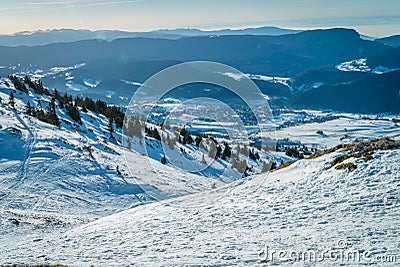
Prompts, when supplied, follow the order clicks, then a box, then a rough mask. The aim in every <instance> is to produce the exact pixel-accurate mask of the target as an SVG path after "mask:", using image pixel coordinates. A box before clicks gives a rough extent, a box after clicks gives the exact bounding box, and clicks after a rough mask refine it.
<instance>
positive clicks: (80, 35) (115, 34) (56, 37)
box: [0, 27, 300, 46]
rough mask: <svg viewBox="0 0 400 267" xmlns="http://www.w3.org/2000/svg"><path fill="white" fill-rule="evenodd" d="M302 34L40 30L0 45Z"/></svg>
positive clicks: (2, 39)
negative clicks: (121, 39) (140, 38)
mask: <svg viewBox="0 0 400 267" xmlns="http://www.w3.org/2000/svg"><path fill="white" fill-rule="evenodd" d="M298 32H300V31H296V30H288V29H282V28H278V27H260V28H247V29H239V30H231V29H225V30H214V31H202V30H199V29H176V30H167V29H166V30H156V31H149V32H127V31H114V30H100V31H89V30H73V29H60V30H44V31H42V30H40V31H34V32H19V33H15V34H12V35H0V46H37V45H47V44H52V43H67V42H76V41H83V40H94V39H96V40H104V41H112V40H115V39H120V38H138V37H142V38H160V39H170V40H176V39H179V38H182V37H194V36H212V35H219V36H222V35H269V36H278V35H285V34H293V33H298Z"/></svg>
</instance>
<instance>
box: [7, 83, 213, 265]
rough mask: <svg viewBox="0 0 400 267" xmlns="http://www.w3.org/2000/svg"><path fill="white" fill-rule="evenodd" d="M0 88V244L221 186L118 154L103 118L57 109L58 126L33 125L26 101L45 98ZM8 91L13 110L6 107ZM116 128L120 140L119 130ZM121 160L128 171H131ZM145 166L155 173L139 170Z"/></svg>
mask: <svg viewBox="0 0 400 267" xmlns="http://www.w3.org/2000/svg"><path fill="white" fill-rule="evenodd" d="M3 81H4V80H3ZM8 83H9V82H8ZM1 87H2V88H0V97H1V99H2V100H1V102H2V103H1V104H0V115H1V116H0V203H1V205H0V207H1V208H0V214H1V215H0V232H1V235H0V243H1V244H7V243H8V242H5V241H4V239H3V238H4V235H8V234H10V233H9V232H10V231H11V232H13V231H16V233H17V234H18V233H20V234H21V231H22V232H25V231H28V232H29V231H32V230H34V229H36V228H38V229H46V228H48V227H50V228H52V227H61V228H63V227H70V226H71V225H75V224H80V223H83V222H87V221H91V220H94V219H96V218H98V217H100V216H105V215H109V214H112V213H114V212H116V211H120V210H124V209H127V208H129V207H132V206H136V205H141V204H144V203H148V202H151V201H154V197H156V198H157V199H166V198H171V197H178V196H182V195H187V194H191V193H195V192H199V191H203V190H207V189H211V186H212V184H214V183H215V184H216V185H218V186H219V185H220V184H221V183H220V182H218V181H215V180H212V179H209V178H206V177H202V176H199V175H195V174H191V173H186V172H184V171H182V170H179V169H176V168H173V167H170V166H166V165H162V164H161V163H159V162H157V161H155V160H152V159H149V158H147V157H145V156H143V155H141V154H139V153H135V152H132V151H124V150H123V149H122V147H121V146H120V145H119V141H118V140H112V139H110V137H109V133H108V119H107V118H105V117H104V116H103V115H99V114H96V113H94V112H90V111H88V112H81V116H82V124H81V125H80V124H78V123H76V122H74V121H73V120H72V119H71V118H70V117H69V116H68V115H67V114H66V112H65V110H64V109H57V113H58V116H59V118H60V122H61V127H60V128H58V127H56V126H54V125H51V124H48V123H45V122H42V121H39V120H38V119H36V118H35V117H32V116H29V115H27V114H25V104H26V103H27V102H28V101H30V103H32V104H33V103H37V101H38V100H39V99H40V100H41V103H42V105H43V108H46V107H47V105H48V102H49V101H50V98H49V97H48V96H42V95H38V94H35V93H33V92H32V90H31V91H29V94H25V93H22V92H20V91H18V90H15V89H13V88H12V86H6V85H5V83H2V86H1ZM11 91H12V92H14V95H15V110H13V109H12V108H11V107H10V105H9V104H8V99H9V94H10V92H11ZM115 131H116V132H114V136H115V137H116V138H117V139H119V136H120V134H121V133H120V130H118V129H115ZM125 158H126V159H128V160H129V161H130V166H131V167H133V168H131V169H130V170H128V168H127V167H126V161H125ZM149 161H152V165H153V166H155V168H154V169H153V168H145V167H143V166H148V165H149ZM160 176H161V177H163V178H164V180H163V181H162V183H161V182H160V181H159V180H160V179H159V177H160ZM153 177H156V178H158V179H156V178H153ZM153 181H154V182H157V184H155V183H153ZM15 226H19V227H18V228H15ZM1 262H2V261H0V263H1Z"/></svg>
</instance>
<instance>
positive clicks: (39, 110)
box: [25, 97, 61, 127]
mask: <svg viewBox="0 0 400 267" xmlns="http://www.w3.org/2000/svg"><path fill="white" fill-rule="evenodd" d="M25 113H26V114H28V115H30V116H33V117H36V118H37V119H39V120H40V121H43V122H46V123H50V124H52V125H55V126H57V127H60V125H61V124H60V119H59V118H58V115H57V112H56V102H55V98H54V97H52V98H51V101H50V103H49V105H48V107H47V110H44V109H43V107H42V103H41V102H40V99H39V100H38V102H37V104H36V110H35V108H34V107H33V106H32V105H31V103H30V102H29V101H28V103H26V111H25Z"/></svg>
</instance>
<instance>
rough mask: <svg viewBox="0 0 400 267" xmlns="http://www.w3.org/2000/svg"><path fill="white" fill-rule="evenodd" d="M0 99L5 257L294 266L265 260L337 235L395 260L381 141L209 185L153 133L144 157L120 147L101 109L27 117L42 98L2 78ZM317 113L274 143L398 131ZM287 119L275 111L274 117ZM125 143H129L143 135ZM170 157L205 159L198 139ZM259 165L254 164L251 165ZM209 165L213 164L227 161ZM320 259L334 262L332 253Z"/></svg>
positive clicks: (397, 155) (10, 260)
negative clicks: (166, 159)
mask: <svg viewBox="0 0 400 267" xmlns="http://www.w3.org/2000/svg"><path fill="white" fill-rule="evenodd" d="M10 92H13V93H14V96H15V109H13V108H12V107H11V106H12V105H10V104H9V103H8V102H9V95H10ZM0 97H1V104H0V115H1V116H0V244H1V246H0V265H3V264H42V263H50V264H51V263H61V264H67V265H71V266H91V265H95V266H124V265H129V264H133V265H139V266H141V265H186V264H194V265H204V264H205V265H219V266H225V265H239V266H244V265H256V264H259V265H263V264H264V263H266V262H268V261H272V263H273V264H277V263H282V261H283V262H284V263H287V261H289V264H292V263H293V262H294V261H297V260H295V259H287V258H286V259H282V258H281V259H277V258H274V259H272V258H271V256H272V255H271V254H270V252H271V250H286V251H297V252H298V253H303V252H307V251H310V250H315V251H316V252H317V253H319V252H321V251H324V250H329V249H335V248H337V245H338V241H343V242H344V243H343V242H342V243H340V245H341V246H342V247H341V249H343V250H344V249H357V250H360V251H367V252H370V257H371V259H372V260H377V259H376V257H377V256H387V255H389V256H390V255H398V257H400V254H399V250H400V247H399V246H398V244H399V242H400V239H399V236H400V233H399V227H398V225H400V216H399V212H400V208H399V207H400V196H399V193H398V192H399V188H400V179H399V175H398V174H399V173H400V165H399V164H398V161H399V160H400V149H399V148H394V149H392V147H390V146H386V145H385V143H384V145H381V146H379V147H378V148H379V149H376V147H374V149H375V150H374V152H373V153H371V151H369V150H366V152H365V155H364V154H362V155H361V154H357V153H361V152H359V151H358V149H359V148H360V147H361V149H364V148H365V146H364V145H360V146H355V147H351V146H349V147H350V148H351V149H352V152H351V153H355V154H354V155H353V156H352V157H341V158H340V164H338V165H336V167H341V168H344V170H343V169H340V168H339V169H340V170H339V169H336V168H334V167H332V166H334V165H332V164H333V162H336V161H339V160H337V159H338V158H339V157H340V156H341V155H344V154H346V153H350V152H349V151H345V150H343V149H342V150H341V149H336V150H331V151H330V153H326V154H324V153H320V154H321V156H319V157H316V156H315V158H313V159H304V160H300V161H297V162H295V163H293V164H292V165H290V166H289V167H286V168H282V169H280V170H276V171H274V172H267V173H264V174H260V175H256V176H250V177H247V178H244V179H240V180H236V179H238V178H239V177H236V176H235V177H234V174H237V173H234V172H235V171H234V170H233V169H230V170H229V172H228V173H227V176H226V177H220V178H221V179H213V178H215V177H213V175H212V174H213V173H207V172H203V173H202V174H203V175H196V174H193V173H189V172H186V171H184V170H183V169H185V168H186V167H185V166H183V165H184V164H183V163H182V164H181V165H182V166H180V165H179V162H178V164H176V165H177V166H180V167H181V169H180V168H176V167H172V166H170V165H171V164H167V165H164V164H161V163H160V156H161V155H162V154H163V153H164V152H165V151H163V150H162V148H161V147H160V142H159V141H156V140H155V139H154V138H153V139H152V138H147V139H146V141H145V142H147V143H146V145H147V146H149V147H150V148H151V150H150V151H149V152H148V155H149V156H150V157H147V156H144V155H142V154H141V153H136V152H133V151H128V150H127V149H124V148H122V146H121V145H120V137H119V136H120V135H121V132H120V131H121V130H120V129H118V128H115V130H114V131H115V132H114V136H115V137H116V139H113V138H110V133H109V129H108V128H109V127H108V124H109V120H108V119H107V118H106V117H105V116H103V115H100V114H96V113H94V112H91V111H86V112H83V111H82V110H81V116H82V124H79V123H76V122H74V121H73V120H72V119H71V117H70V116H69V115H68V114H67V112H66V110H65V109H62V108H57V110H56V112H57V115H58V117H59V118H60V123H61V127H57V126H54V125H51V124H48V123H45V122H42V121H40V120H38V119H37V118H35V117H33V116H30V115H27V114H25V104H26V103H27V102H28V101H30V103H31V104H32V106H35V105H37V104H36V103H37V102H38V100H40V101H41V103H42V105H43V108H44V109H46V108H47V106H48V105H49V103H50V97H49V96H46V95H40V94H36V93H34V92H33V91H32V90H29V92H28V93H27V94H26V93H23V92H20V91H19V90H16V89H14V87H13V86H12V85H11V83H10V81H9V80H8V79H2V80H1V81H0ZM35 107H36V106H35ZM36 108H37V107H36ZM308 113H310V114H311V113H312V111H309V112H308ZM325 115H326V114H322V113H318V114H315V116H313V117H312V118H313V119H314V120H315V122H310V123H306V124H304V123H305V122H304V121H303V124H300V125H297V124H294V125H292V126H288V127H286V126H285V127H283V126H282V127H281V128H280V129H279V130H277V131H276V137H277V138H281V139H283V138H288V140H289V139H291V140H292V141H296V142H297V141H299V142H303V144H306V145H310V146H314V145H315V146H318V147H324V146H326V147H330V146H334V145H337V144H339V143H341V142H343V141H346V142H355V141H357V139H367V138H377V137H382V136H386V135H387V136H391V137H392V138H394V139H396V140H398V139H399V127H398V120H396V119H395V118H393V117H390V116H387V117H382V118H370V117H368V116H366V117H365V118H363V117H357V116H356V115H351V114H347V115H344V114H342V115H341V116H338V118H336V119H332V120H325V119H324V117H325ZM285 116H286V115H285V114H283V113H282V114H280V115H279V118H278V119H282V121H278V124H279V125H284V124H285ZM287 116H294V115H293V114H288V115H287ZM296 116H299V117H301V116H303V115H301V114H300V115H299V114H297V115H296ZM307 116H308V115H307ZM318 116H321V118H322V119H321V122H318V120H317V119H316V117H318ZM329 116H330V115H327V116H326V117H329ZM152 127H158V130H159V131H160V132H161V133H162V134H165V133H166V132H167V130H163V129H161V127H159V126H156V125H152ZM316 129H321V130H323V132H322V131H321V132H319V133H317V132H316ZM171 131H172V130H171ZM343 138H345V139H343ZM134 141H135V140H133V141H132V144H131V145H132V146H133V147H134V146H137V145H138V143H140V141H139V140H136V143H135V142H134ZM220 142H221V143H223V140H220ZM390 142H394V141H390ZM396 146H397V145H396ZM350 148H349V149H350ZM381 148H385V149H386V148H391V149H390V150H380V149H381ZM167 149H168V148H167ZM139 150H140V149H139ZM232 151H233V150H232ZM168 152H169V153H171V154H170V155H173V157H172V158H175V159H180V157H182V156H185V157H188V158H193V159H197V161H200V155H201V153H199V150H198V149H197V148H196V147H195V145H193V143H192V144H186V145H183V144H182V143H179V142H178V143H176V144H175V149H170V151H168ZM259 152H260V154H261V157H264V156H265V155H263V154H262V152H261V151H259ZM314 152H315V151H314ZM284 154H285V152H284V151H280V152H278V153H277V157H278V159H279V160H281V159H282V163H283V165H282V166H286V165H289V164H286V162H288V161H290V160H292V159H293V158H291V157H289V156H285V155H284ZM314 155H315V154H314ZM249 162H250V161H249ZM255 162H256V161H254V162H253V163H251V162H250V163H251V164H253V165H252V166H251V167H252V168H254V169H256V171H258V170H257V168H259V166H256V165H255ZM127 163H128V164H127ZM351 163H353V164H355V165H356V167H354V166H355V165H352V164H351ZM213 164H214V165H211V168H210V169H211V172H214V171H215V170H217V169H218V168H220V169H222V168H223V167H224V165H228V162H227V161H223V160H221V159H217V160H215V161H214V163H213ZM346 164H347V165H346ZM127 165H128V166H129V169H128V167H127ZM225 167H226V166H225ZM351 170H352V171H351ZM208 174H211V175H208ZM208 176H209V177H208ZM228 176H232V177H231V179H228V178H229V177H228ZM226 181H230V182H231V183H229V184H224V182H226ZM232 181H233V182H232ZM156 199H157V200H161V201H158V202H157V201H155V200H156ZM343 244H346V246H343ZM267 248H268V249H267ZM272 257H273V256H272ZM365 261H366V259H364V261H363V260H361V263H362V264H368V263H369V262H365ZM398 261H400V258H398ZM299 264H300V265H304V262H300V263H299ZM318 265H325V266H332V259H325V260H324V261H322V262H319V263H318Z"/></svg>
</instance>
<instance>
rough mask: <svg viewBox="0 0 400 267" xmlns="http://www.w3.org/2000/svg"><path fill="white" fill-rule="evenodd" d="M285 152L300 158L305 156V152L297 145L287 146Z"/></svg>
mask: <svg viewBox="0 0 400 267" xmlns="http://www.w3.org/2000/svg"><path fill="white" fill-rule="evenodd" d="M285 154H286V155H287V156H289V157H294V158H298V159H303V158H304V152H301V151H300V148H297V147H285Z"/></svg>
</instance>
